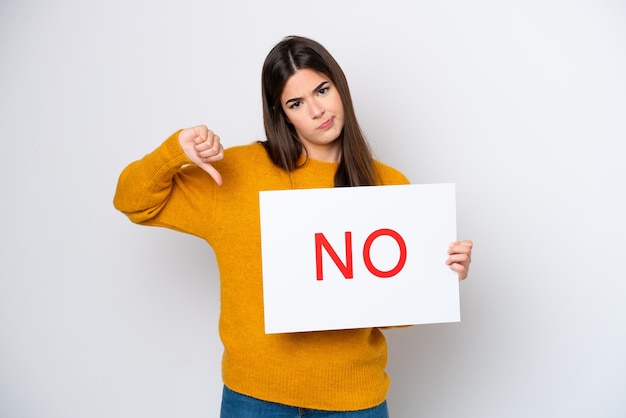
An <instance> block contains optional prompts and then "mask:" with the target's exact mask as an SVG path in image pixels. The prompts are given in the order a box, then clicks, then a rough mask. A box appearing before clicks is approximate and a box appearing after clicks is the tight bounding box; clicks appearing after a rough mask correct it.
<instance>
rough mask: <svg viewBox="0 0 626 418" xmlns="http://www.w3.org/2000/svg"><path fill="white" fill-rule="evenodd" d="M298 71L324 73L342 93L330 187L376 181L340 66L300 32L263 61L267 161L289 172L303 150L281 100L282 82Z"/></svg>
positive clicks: (372, 162) (276, 48)
mask: <svg viewBox="0 0 626 418" xmlns="http://www.w3.org/2000/svg"><path fill="white" fill-rule="evenodd" d="M301 69H310V70H313V71H316V72H318V73H321V74H324V75H325V76H326V77H328V78H329V79H330V80H331V81H332V82H333V84H334V85H335V86H336V88H337V91H338V92H339V95H340V97H341V102H342V105H343V111H344V126H343V130H342V132H341V134H340V135H339V137H338V138H337V141H340V145H341V147H340V148H341V157H340V158H341V159H340V161H339V167H338V168H337V172H336V173H335V186H336V187H338V186H367V185H370V186H371V185H375V184H376V183H377V176H376V171H375V167H374V161H373V158H372V152H371V150H370V148H369V145H368V143H367V141H366V140H365V136H364V135H363V132H362V131H361V128H360V127H359V124H358V122H357V119H356V115H355V112H354V106H353V105H352V97H351V95H350V89H349V88H348V82H347V80H346V76H345V74H344V73H343V70H342V69H341V67H340V66H339V64H338V63H337V61H335V59H334V58H333V57H332V55H330V53H329V52H328V51H327V50H326V48H324V47H323V46H322V45H321V44H319V43H318V42H316V41H313V40H311V39H308V38H304V37H300V36H289V37H286V38H284V39H283V40H282V41H281V42H279V43H278V44H277V45H276V46H274V48H272V50H271V51H270V53H269V54H268V55H267V57H266V59H265V62H264V64H263V71H262V75H261V79H262V96H263V123H264V125H265V135H266V138H267V140H266V141H263V142H261V143H262V144H263V145H264V146H265V149H266V150H267V153H268V155H269V157H270V159H271V160H272V161H273V162H274V164H276V165H277V166H279V167H281V168H283V169H285V170H287V171H293V170H295V169H297V168H298V160H299V159H300V156H301V155H302V154H303V151H304V152H306V150H305V149H304V147H303V145H302V143H301V142H300V141H299V139H298V135H297V133H296V130H295V128H294V127H293V125H291V124H290V123H288V120H287V117H286V115H285V113H284V111H283V108H282V106H281V103H280V96H281V95H282V92H283V89H284V87H285V84H286V83H287V80H289V78H290V77H291V76H292V75H293V74H295V72H296V71H298V70H301Z"/></svg>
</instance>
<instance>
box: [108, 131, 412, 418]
mask: <svg viewBox="0 0 626 418" xmlns="http://www.w3.org/2000/svg"><path fill="white" fill-rule="evenodd" d="M214 166H215V167H216V168H217V170H218V171H219V172H220V173H221V174H222V177H223V185H222V186H218V185H217V184H216V183H215V182H214V181H213V179H212V178H211V177H209V175H208V174H206V173H205V172H204V171H202V170H201V169H200V168H199V167H197V166H196V165H194V164H193V163H191V161H189V160H188V158H187V156H186V155H185V154H184V152H183V151H182V149H181V147H180V145H179V143H178V132H176V133H175V134H173V135H172V136H170V137H169V138H168V139H167V140H166V141H165V142H164V143H163V144H162V145H161V146H160V147H158V148H157V149H156V150H154V151H153V152H152V153H150V154H148V155H146V156H145V157H143V158H142V159H140V160H138V161H135V162H133V163H131V164H130V165H129V166H128V167H126V168H125V169H124V171H123V172H122V174H121V175H120V178H119V182H118V186H117V191H116V194H115V198H114V205H115V207H116V208H117V209H118V210H120V211H122V212H123V213H124V214H126V215H127V216H128V217H129V218H130V220H131V221H133V222H136V223H140V224H143V225H153V226H161V227H166V228H171V229H174V230H178V231H182V232H185V233H189V234H193V235H195V236H198V237H200V238H202V239H204V240H206V241H207V242H208V243H209V245H211V247H212V248H213V250H214V252H215V255H216V258H217V263H218V266H219V270H220V280H221V283H220V289H221V290H220V300H221V313H220V321H219V331H220V337H221V339H222V342H223V344H224V354H223V358H222V377H223V381H224V384H225V385H226V386H228V387H229V388H230V389H232V390H234V391H236V392H240V393H243V394H246V395H249V396H253V397H255V398H258V399H263V400H267V401H272V402H278V403H283V404H287V405H293V406H298V407H302V408H312V409H324V410H333V411H348V410H359V409H365V408H369V407H373V406H376V405H378V404H380V403H381V402H383V401H384V400H385V398H386V395H387V390H388V388H389V378H388V376H387V374H386V372H385V366H386V363H387V345H386V342H385V337H384V336H383V334H382V332H381V331H380V330H379V329H377V328H367V329H352V330H341V331H325V332H310V333H292V334H271V335H266V334H265V333H264V324H263V289H262V277H261V236H260V227H259V224H260V223H259V191H262V190H282V189H302V188H323V187H333V181H334V174H335V171H336V169H337V164H335V163H325V162H320V161H315V160H309V161H308V162H307V163H306V164H305V165H304V166H303V167H301V168H298V169H297V170H295V171H293V172H291V173H288V172H286V171H285V170H282V169H280V168H278V167H277V166H276V165H274V164H273V163H272V162H271V161H270V159H269V158H268V156H267V154H266V152H265V149H264V148H263V146H262V145H260V144H258V143H254V144H250V145H246V146H238V147H233V148H229V149H227V150H226V151H225V156H224V159H223V160H221V161H219V162H216V163H215V164H214ZM376 168H377V170H378V173H379V176H380V178H381V181H382V184H406V183H408V180H407V179H406V177H405V176H404V175H402V174H401V173H400V172H398V171H397V170H395V169H393V168H391V167H389V166H386V165H384V164H381V163H379V162H376ZM303 222H306V220H303Z"/></svg>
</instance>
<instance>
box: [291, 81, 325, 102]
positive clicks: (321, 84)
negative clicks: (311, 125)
mask: <svg viewBox="0 0 626 418" xmlns="http://www.w3.org/2000/svg"><path fill="white" fill-rule="evenodd" d="M324 84H328V80H325V81H322V82H321V83H319V84H318V85H317V86H316V87H315V88H314V89H313V90H311V93H315V92H316V91H318V90H319V89H321V88H322V87H324ZM301 101H302V97H294V98H293V99H289V100H287V101H286V102H285V104H286V105H288V104H289V103H291V102H301Z"/></svg>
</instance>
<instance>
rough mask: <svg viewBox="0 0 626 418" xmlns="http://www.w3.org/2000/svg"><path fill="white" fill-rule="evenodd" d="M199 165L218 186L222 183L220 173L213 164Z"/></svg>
mask: <svg viewBox="0 0 626 418" xmlns="http://www.w3.org/2000/svg"><path fill="white" fill-rule="evenodd" d="M200 167H201V168H202V169H203V170H204V171H206V172H207V173H208V174H209V176H211V177H212V178H213V180H215V182H216V183H217V184H218V185H219V186H221V185H222V175H221V174H220V173H219V171H217V170H216V169H215V167H213V165H211V164H202V165H201V166H200Z"/></svg>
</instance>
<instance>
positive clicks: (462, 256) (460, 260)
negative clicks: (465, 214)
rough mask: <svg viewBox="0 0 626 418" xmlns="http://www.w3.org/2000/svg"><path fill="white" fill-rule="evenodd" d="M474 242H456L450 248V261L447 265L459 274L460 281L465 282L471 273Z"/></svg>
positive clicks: (448, 260) (447, 261)
mask: <svg viewBox="0 0 626 418" xmlns="http://www.w3.org/2000/svg"><path fill="white" fill-rule="evenodd" d="M473 246H474V243H473V242H472V241H469V240H466V241H455V242H451V243H450V246H449V247H448V259H447V260H446V264H447V265H448V266H450V268H451V269H452V270H454V271H456V272H457V273H459V280H465V279H466V278H467V274H468V272H469V266H470V263H471V262H472V247H473Z"/></svg>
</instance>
